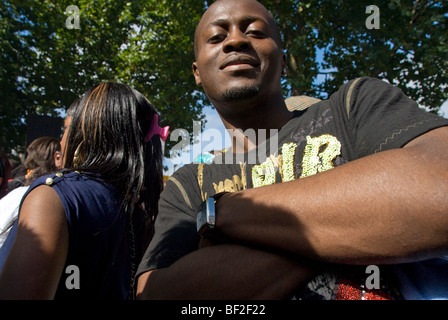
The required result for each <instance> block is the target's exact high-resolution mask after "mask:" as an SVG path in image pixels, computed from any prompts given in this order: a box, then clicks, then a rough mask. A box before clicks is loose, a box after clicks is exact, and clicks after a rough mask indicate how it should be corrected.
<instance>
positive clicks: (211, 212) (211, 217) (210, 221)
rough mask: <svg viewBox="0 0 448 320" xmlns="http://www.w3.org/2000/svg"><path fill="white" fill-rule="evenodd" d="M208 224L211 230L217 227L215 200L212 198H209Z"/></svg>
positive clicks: (207, 207)
mask: <svg viewBox="0 0 448 320" xmlns="http://www.w3.org/2000/svg"><path fill="white" fill-rule="evenodd" d="M206 209H207V223H208V224H209V225H210V227H211V228H213V227H214V226H215V217H216V216H215V199H214V198H212V197H209V198H208V199H207V206H206Z"/></svg>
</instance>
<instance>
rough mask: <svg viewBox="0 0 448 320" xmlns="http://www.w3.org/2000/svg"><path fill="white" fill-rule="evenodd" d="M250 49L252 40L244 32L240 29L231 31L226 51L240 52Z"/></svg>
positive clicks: (226, 41)
mask: <svg viewBox="0 0 448 320" xmlns="http://www.w3.org/2000/svg"><path fill="white" fill-rule="evenodd" d="M249 47H250V40H249V38H248V37H247V36H246V34H245V33H244V32H242V31H241V30H239V29H233V30H230V32H229V34H228V36H227V38H226V40H225V43H224V51H227V52H229V51H240V50H246V49H248V48H249Z"/></svg>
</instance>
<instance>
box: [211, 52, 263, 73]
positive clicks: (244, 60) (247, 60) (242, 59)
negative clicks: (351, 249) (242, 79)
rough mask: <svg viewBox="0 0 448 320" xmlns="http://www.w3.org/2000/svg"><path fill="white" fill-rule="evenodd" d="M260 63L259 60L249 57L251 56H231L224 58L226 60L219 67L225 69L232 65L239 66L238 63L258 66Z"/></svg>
mask: <svg viewBox="0 0 448 320" xmlns="http://www.w3.org/2000/svg"><path fill="white" fill-rule="evenodd" d="M259 64H260V63H259V62H258V60H256V59H254V58H252V57H249V56H240V55H237V56H231V57H229V58H227V59H225V60H224V62H223V63H222V64H221V66H220V67H219V69H221V70H223V69H225V68H227V67H230V66H237V65H250V66H253V67H257V66H258V65H259Z"/></svg>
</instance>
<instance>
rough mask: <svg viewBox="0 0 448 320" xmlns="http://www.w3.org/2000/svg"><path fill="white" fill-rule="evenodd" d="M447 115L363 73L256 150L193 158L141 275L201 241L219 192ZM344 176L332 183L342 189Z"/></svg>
mask: <svg viewBox="0 0 448 320" xmlns="http://www.w3.org/2000/svg"><path fill="white" fill-rule="evenodd" d="M446 125H448V120H447V119H444V118H441V117H439V116H437V115H434V114H431V113H428V112H426V111H423V110H421V109H420V108H419V107H418V105H417V103H416V102H414V101H412V100H411V99H409V98H408V97H406V96H405V95H404V94H403V93H402V91H401V90H400V89H398V88H396V87H394V86H391V85H389V84H387V83H385V82H383V81H380V80H377V79H372V78H367V77H365V78H359V79H356V80H353V81H350V82H348V83H346V84H345V85H343V86H342V87H341V88H340V90H339V91H338V92H336V93H335V94H333V95H332V96H331V97H330V99H328V100H325V101H321V102H318V103H316V104H314V105H313V106H311V107H309V108H308V109H306V110H303V111H295V115H294V118H293V119H292V120H290V121H289V122H288V123H287V124H285V125H284V126H283V127H282V128H281V129H280V130H279V131H278V135H277V136H274V137H272V136H271V139H269V140H267V141H266V142H265V143H262V144H259V146H258V147H257V149H255V150H253V151H252V152H249V153H245V154H240V155H235V154H229V153H224V154H223V155H222V157H220V158H215V159H214V163H211V164H204V163H201V164H190V165H186V166H184V167H182V168H180V169H179V170H178V171H176V172H175V173H174V174H173V176H172V177H171V178H170V179H169V180H168V181H167V184H166V188H165V190H164V191H163V192H162V195H161V199H160V205H159V215H158V218H157V221H156V225H155V231H156V233H155V236H154V238H153V240H152V242H151V243H150V245H149V247H148V249H147V251H146V253H145V255H144V257H143V260H142V261H141V263H140V266H139V270H138V274H141V273H142V272H144V271H148V270H152V269H159V268H165V267H169V266H170V265H171V264H172V263H174V262H175V261H177V260H178V259H179V258H181V257H183V256H184V255H186V254H188V253H190V252H192V251H194V250H196V249H197V247H198V243H199V240H200V237H199V236H198V234H197V232H196V213H197V209H198V207H199V206H200V204H201V203H202V201H204V200H205V199H206V197H207V196H212V195H214V194H216V193H219V192H222V191H230V192H233V191H238V190H244V189H247V188H253V187H260V186H264V185H269V184H273V183H280V182H286V181H291V180H295V179H301V178H304V177H307V176H310V175H314V174H316V173H319V172H323V171H326V170H330V169H331V168H333V167H335V166H338V165H341V164H344V163H346V162H350V161H353V160H356V159H359V158H362V157H365V156H368V155H371V154H375V153H378V152H381V151H385V150H389V149H394V148H400V147H403V146H404V145H405V144H406V143H408V142H409V141H411V140H412V139H414V138H416V137H418V136H419V135H422V134H424V133H425V132H427V131H429V130H431V129H434V128H437V127H441V126H446ZM343 187H344V182H343V181H341V184H340V185H337V186H334V188H343Z"/></svg>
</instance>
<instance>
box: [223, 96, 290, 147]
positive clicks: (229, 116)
mask: <svg viewBox="0 0 448 320" xmlns="http://www.w3.org/2000/svg"><path fill="white" fill-rule="evenodd" d="M216 109H217V110H218V113H219V115H220V117H221V120H222V122H223V124H224V126H225V127H226V129H227V131H228V133H229V135H230V137H231V140H232V149H233V152H235V153H241V152H247V151H249V150H251V149H253V148H255V147H257V146H258V145H259V144H261V143H263V142H264V141H265V140H267V139H269V138H270V134H271V132H274V131H275V130H280V128H282V127H283V126H284V125H285V124H286V123H287V122H288V121H289V120H291V119H292V118H293V113H292V112H290V111H289V110H288V109H287V107H286V104H285V102H284V100H283V97H282V99H277V100H276V101H273V102H271V103H269V104H267V103H263V104H261V103H259V104H257V105H249V104H248V103H241V104H238V103H232V105H229V104H227V105H224V104H221V105H220V106H218V107H216ZM272 130H274V131H272ZM275 132H276V131H275Z"/></svg>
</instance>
